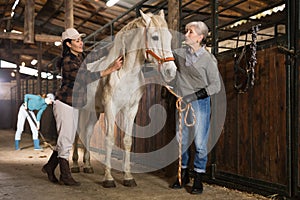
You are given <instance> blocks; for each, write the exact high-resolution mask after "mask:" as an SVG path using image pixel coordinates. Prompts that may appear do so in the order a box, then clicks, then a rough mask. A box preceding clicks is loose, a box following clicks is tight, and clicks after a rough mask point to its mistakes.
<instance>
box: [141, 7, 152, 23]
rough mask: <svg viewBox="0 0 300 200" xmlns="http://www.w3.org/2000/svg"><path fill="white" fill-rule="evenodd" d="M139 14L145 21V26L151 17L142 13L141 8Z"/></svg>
mask: <svg viewBox="0 0 300 200" xmlns="http://www.w3.org/2000/svg"><path fill="white" fill-rule="evenodd" d="M140 13H141V16H142V18H143V19H144V21H145V22H146V26H148V25H149V24H150V22H151V17H150V16H148V15H146V14H145V13H143V11H142V10H140Z"/></svg>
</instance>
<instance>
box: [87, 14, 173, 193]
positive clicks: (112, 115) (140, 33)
mask: <svg viewBox="0 0 300 200" xmlns="http://www.w3.org/2000/svg"><path fill="white" fill-rule="evenodd" d="M171 38H172V36H171V33H170V32H169V30H168V26H167V23H166V20H165V17H164V12H163V10H161V11H160V12H159V14H157V15H154V14H151V13H148V14H144V13H143V12H142V11H141V17H139V18H136V19H135V20H133V21H132V22H130V23H128V24H127V25H126V26H124V27H123V28H122V29H121V30H120V31H119V32H118V33H117V34H116V36H115V39H114V43H113V45H112V47H111V49H110V51H109V53H108V55H107V57H106V58H104V59H102V60H101V61H98V64H97V66H98V67H100V66H102V67H103V66H106V67H107V66H108V65H109V64H110V63H113V62H114V60H115V59H116V58H117V57H119V56H120V55H122V56H123V66H122V68H121V69H120V70H119V71H117V72H114V73H112V74H110V75H109V76H107V77H104V78H102V79H100V80H99V83H98V86H97V92H96V97H95V102H93V103H95V106H96V109H97V112H98V116H99V113H104V114H105V122H106V123H105V127H106V138H105V142H106V143H105V146H106V158H105V165H106V168H105V176H104V181H103V186H104V187H116V185H115V182H114V178H113V176H112V174H111V168H112V166H111V153H112V148H113V145H114V126H115V122H116V115H117V114H119V115H120V116H121V117H120V118H121V119H123V121H122V122H121V123H117V124H118V125H120V124H122V127H121V129H122V130H123V131H124V132H125V134H124V138H123V143H124V149H125V155H124V163H123V171H124V181H123V184H124V185H125V186H128V187H133V186H136V182H135V180H134V178H133V176H132V174H131V172H130V171H131V170H130V150H131V145H132V128H133V124H134V118H135V116H136V114H137V111H138V105H139V101H140V99H141V97H142V94H143V92H144V89H145V80H144V76H143V73H142V67H143V65H144V63H145V60H147V61H148V62H151V63H154V64H155V65H156V66H157V68H158V71H159V72H160V74H161V75H162V77H163V79H164V81H165V82H170V81H172V80H173V79H174V78H175V75H176V65H175V63H174V62H173V60H174V58H173V55H172V51H171ZM93 66H95V63H94V64H93ZM98 70H99V68H98ZM90 87H91V88H92V87H94V85H92V86H90ZM92 91H94V90H93V89H92ZM92 100H93V99H92ZM83 118H84V117H83Z"/></svg>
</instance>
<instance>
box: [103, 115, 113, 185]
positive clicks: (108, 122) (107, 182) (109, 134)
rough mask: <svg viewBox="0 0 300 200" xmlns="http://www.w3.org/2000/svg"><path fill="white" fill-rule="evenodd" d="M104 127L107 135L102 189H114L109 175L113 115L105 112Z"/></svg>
mask: <svg viewBox="0 0 300 200" xmlns="http://www.w3.org/2000/svg"><path fill="white" fill-rule="evenodd" d="M105 116H106V119H105V121H106V127H107V132H106V133H107V134H106V137H105V142H106V145H105V146H106V158H105V174H104V181H103V187H106V188H112V187H116V184H115V181H114V178H113V177H112V175H111V153H112V147H113V145H114V119H115V118H114V115H113V114H112V113H109V112H107V111H106V113H105Z"/></svg>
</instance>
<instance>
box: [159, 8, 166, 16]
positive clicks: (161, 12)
mask: <svg viewBox="0 0 300 200" xmlns="http://www.w3.org/2000/svg"><path fill="white" fill-rule="evenodd" d="M159 15H160V16H161V17H162V18H165V13H164V10H163V9H161V10H160V11H159Z"/></svg>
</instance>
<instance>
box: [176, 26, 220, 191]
mask: <svg viewBox="0 0 300 200" xmlns="http://www.w3.org/2000/svg"><path fill="white" fill-rule="evenodd" d="M207 35H208V27H207V25H206V24H205V23H203V22H201V21H197V22H190V23H188V24H187V25H186V34H185V44H186V47H185V48H181V49H178V50H177V51H175V52H174V54H175V55H174V56H175V58H176V59H175V62H176V65H177V68H178V72H177V79H176V91H177V93H178V94H179V95H180V96H182V97H183V99H182V100H183V102H184V103H185V104H188V103H191V105H192V107H193V109H194V111H195V115H196V123H195V125H194V126H193V127H191V128H190V127H187V126H186V125H185V124H184V119H183V118H182V122H181V123H182V163H181V164H182V169H181V183H182V184H181V185H180V184H179V180H178V178H177V180H176V182H175V183H174V184H173V185H172V186H171V187H172V188H174V189H179V188H182V187H184V186H185V185H186V184H188V183H189V174H188V162H189V152H188V149H189V146H190V145H191V144H192V142H193V141H194V143H195V158H194V174H195V178H194V183H193V187H192V191H191V193H192V194H201V193H202V191H203V185H202V176H203V174H204V173H205V172H206V163H207V141H208V136H209V126H210V112H211V111H210V109H211V105H210V104H211V102H210V96H211V95H213V94H216V93H218V92H219V91H220V90H221V80H220V76H219V70H218V66H217V60H216V58H215V57H214V56H213V55H212V54H211V53H209V52H208V51H207V50H206V45H205V41H206V37H207ZM184 115H185V113H182V116H184ZM177 116H178V115H177ZM187 120H188V122H190V123H191V121H192V120H193V118H192V114H191V113H189V116H188V119H187ZM176 132H177V136H178V133H179V127H178V123H177V125H176Z"/></svg>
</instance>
